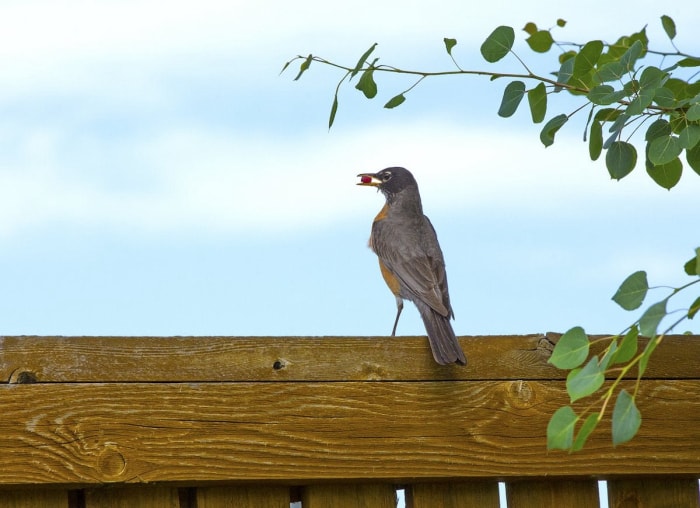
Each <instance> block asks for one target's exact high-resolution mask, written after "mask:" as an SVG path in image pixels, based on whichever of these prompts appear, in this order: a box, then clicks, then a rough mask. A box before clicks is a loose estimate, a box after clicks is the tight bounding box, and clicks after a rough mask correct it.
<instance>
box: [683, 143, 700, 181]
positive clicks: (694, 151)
mask: <svg viewBox="0 0 700 508" xmlns="http://www.w3.org/2000/svg"><path fill="white" fill-rule="evenodd" d="M685 160H686V161H688V165H689V166H690V167H691V168H693V170H694V171H695V172H696V173H697V174H698V175H700V143H698V144H697V145H695V146H694V147H693V148H691V149H690V150H686V151H685Z"/></svg>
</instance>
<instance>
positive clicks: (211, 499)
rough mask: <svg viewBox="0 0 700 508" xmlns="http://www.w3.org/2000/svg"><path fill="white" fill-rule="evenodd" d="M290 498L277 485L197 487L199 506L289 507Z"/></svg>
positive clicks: (286, 491) (285, 491)
mask: <svg viewBox="0 0 700 508" xmlns="http://www.w3.org/2000/svg"><path fill="white" fill-rule="evenodd" d="M289 500H290V496H289V488H287V487H283V486H275V485H265V486H259V485H242V486H235V487H234V486H227V487H202V488H199V489H197V508H229V507H235V508H289V505H290V503H289ZM392 508H393V507H392Z"/></svg>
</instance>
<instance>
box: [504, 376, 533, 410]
mask: <svg viewBox="0 0 700 508" xmlns="http://www.w3.org/2000/svg"><path fill="white" fill-rule="evenodd" d="M508 403H509V404H510V405H511V406H512V407H515V408H528V407H530V406H532V405H533V404H534V403H535V392H534V390H533V389H532V386H531V385H530V383H528V382H527V381H522V380H520V381H513V382H512V383H510V385H509V386H508Z"/></svg>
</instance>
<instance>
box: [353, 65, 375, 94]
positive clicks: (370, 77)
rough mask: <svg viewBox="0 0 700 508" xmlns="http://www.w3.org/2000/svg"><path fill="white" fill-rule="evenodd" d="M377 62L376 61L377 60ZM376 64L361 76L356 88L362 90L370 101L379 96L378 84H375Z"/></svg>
mask: <svg viewBox="0 0 700 508" xmlns="http://www.w3.org/2000/svg"><path fill="white" fill-rule="evenodd" d="M375 62H376V60H375ZM374 69H375V68H374V62H373V64H372V65H370V66H369V67H368V68H367V69H366V70H365V71H364V72H363V73H362V75H361V76H360V80H359V81H358V82H357V84H356V85H355V88H357V89H358V90H360V91H361V92H362V93H363V94H365V97H367V98H368V99H374V97H376V95H377V83H375V82H374Z"/></svg>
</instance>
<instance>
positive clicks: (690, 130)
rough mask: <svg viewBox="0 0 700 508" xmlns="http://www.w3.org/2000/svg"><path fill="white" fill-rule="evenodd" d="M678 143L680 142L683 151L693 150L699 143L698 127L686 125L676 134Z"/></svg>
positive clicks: (699, 131)
mask: <svg viewBox="0 0 700 508" xmlns="http://www.w3.org/2000/svg"><path fill="white" fill-rule="evenodd" d="M678 141H680V143H681V147H682V148H684V149H685V150H688V149H689V148H693V147H694V146H695V145H697V144H698V142H699V141H700V125H695V124H690V125H688V126H687V127H686V128H685V129H683V130H682V131H681V132H680V133H678Z"/></svg>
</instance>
